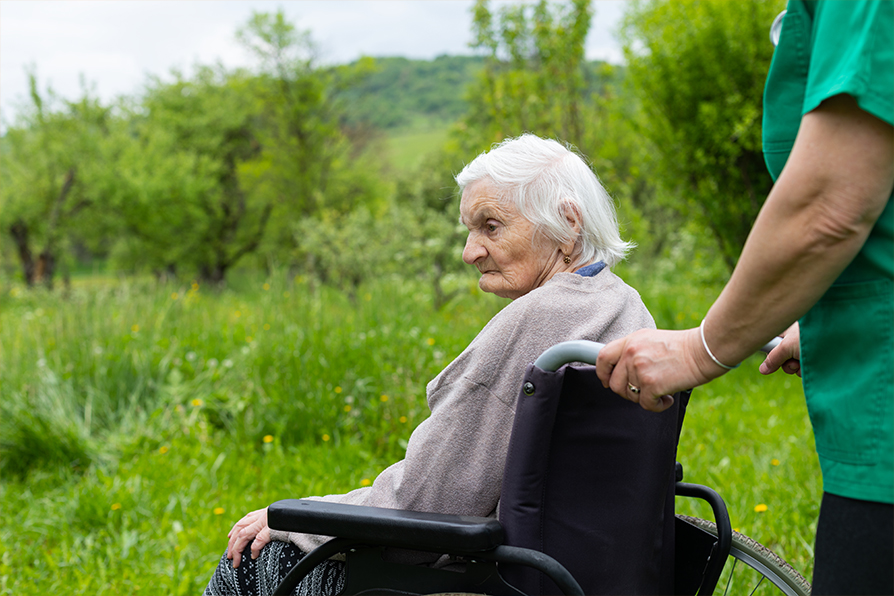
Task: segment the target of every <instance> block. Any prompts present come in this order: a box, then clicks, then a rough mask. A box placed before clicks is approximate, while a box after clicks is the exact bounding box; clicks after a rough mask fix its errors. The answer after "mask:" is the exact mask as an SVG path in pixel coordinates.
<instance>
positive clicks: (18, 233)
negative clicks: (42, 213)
mask: <svg viewBox="0 0 894 596" xmlns="http://www.w3.org/2000/svg"><path fill="white" fill-rule="evenodd" d="M9 233H10V234H12V239H13V241H14V242H15V244H16V249H17V250H18V253H19V260H20V261H21V262H22V273H23V274H24V277H25V283H26V284H27V285H28V287H31V286H33V285H34V258H33V257H32V256H31V247H30V246H28V226H27V225H25V222H23V221H22V220H20V219H19V220H16V221H15V223H13V224H12V225H11V226H10V227H9Z"/></svg>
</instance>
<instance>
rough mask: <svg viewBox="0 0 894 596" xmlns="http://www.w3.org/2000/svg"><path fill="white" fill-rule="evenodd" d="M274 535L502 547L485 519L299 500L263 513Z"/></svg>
mask: <svg viewBox="0 0 894 596" xmlns="http://www.w3.org/2000/svg"><path fill="white" fill-rule="evenodd" d="M267 523H268V525H269V526H270V527H271V528H273V529H276V530H283V531H287V532H301V533H304V534H319V535H322V536H335V537H339V538H349V539H352V540H360V541H363V542H365V543H367V544H371V545H375V544H379V545H382V546H392V547H398V548H409V549H414V550H426V551H431V552H437V553H449V552H459V553H462V552H480V551H486V550H491V549H493V548H496V547H497V546H499V545H500V544H502V543H503V526H502V525H501V524H500V522H499V521H498V520H496V519H493V518H490V517H471V516H465V515H445V514H441V513H423V512H419V511H403V510H400V509H383V508H380V507H363V506H359V505H345V504H343V503H324V502H321V501H309V500H304V499H285V500H283V501H277V502H276V503H273V504H272V505H270V506H269V507H268V508H267Z"/></svg>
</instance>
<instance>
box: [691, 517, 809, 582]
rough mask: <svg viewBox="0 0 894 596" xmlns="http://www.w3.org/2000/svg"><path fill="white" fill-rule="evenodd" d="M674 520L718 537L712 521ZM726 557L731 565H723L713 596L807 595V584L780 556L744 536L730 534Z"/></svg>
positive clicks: (694, 518) (692, 518) (735, 533)
mask: <svg viewBox="0 0 894 596" xmlns="http://www.w3.org/2000/svg"><path fill="white" fill-rule="evenodd" d="M677 517H679V518H680V519H682V520H684V521H687V522H689V523H690V524H692V525H694V526H696V527H698V528H700V529H702V530H704V531H705V532H708V533H709V534H712V535H713V536H717V526H716V525H714V522H709V521H707V520H704V519H701V518H698V517H690V516H688V515H678V516H677ZM729 555H730V559H731V562H729V561H728V562H727V564H726V565H725V566H724V569H723V575H721V578H720V581H719V582H717V590H716V591H715V592H716V593H722V594H779V593H780V592H781V593H782V594H787V595H788V596H809V594H810V582H808V581H807V580H806V579H804V577H803V576H802V575H801V574H800V573H798V572H797V571H796V570H795V569H794V568H793V567H792V566H791V565H789V564H788V563H786V562H785V561H784V560H783V559H782V557H780V556H779V555H777V554H776V553H774V552H773V551H771V550H770V549H769V548H767V547H766V546H764V545H762V544H761V543H759V542H757V541H756V540H753V539H751V538H749V537H748V536H745V535H744V534H740V533H739V532H733V543H732V548H730V553H729ZM767 580H769V581H767ZM774 586H775V588H774ZM721 588H722V589H723V591H722V592H721Z"/></svg>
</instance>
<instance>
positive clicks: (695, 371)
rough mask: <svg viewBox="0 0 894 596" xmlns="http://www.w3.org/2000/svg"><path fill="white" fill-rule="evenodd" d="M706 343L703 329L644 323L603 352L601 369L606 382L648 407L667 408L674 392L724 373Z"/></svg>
mask: <svg viewBox="0 0 894 596" xmlns="http://www.w3.org/2000/svg"><path fill="white" fill-rule="evenodd" d="M724 372H726V371H725V370H723V369H722V368H721V367H719V366H717V365H716V364H714V363H713V362H712V361H711V359H710V357H709V356H708V355H707V353H706V352H705V350H704V347H702V342H701V336H700V334H699V330H698V329H697V328H696V329H687V330H685V331H665V330H655V329H641V330H640V331H637V332H635V333H631V334H630V335H628V336H627V337H623V338H621V339H618V340H615V341H613V342H611V343H610V344H608V345H606V346H605V347H604V348H602V350H600V352H599V358H598V359H597V360H596V374H597V375H599V379H600V380H601V381H602V384H603V386H605V387H610V388H611V390H612V391H614V392H615V393H617V394H618V395H620V396H621V397H624V398H626V399H628V400H630V401H632V402H636V403H638V404H639V405H640V406H642V407H643V408H645V409H646V410H651V411H653V412H662V411H664V410H666V409H667V408H669V407H670V406H671V405H673V403H674V398H673V397H671V394H673V393H676V392H677V391H683V390H686V389H692V388H693V387H696V386H698V385H701V384H703V383H707V382H708V381H710V380H712V379H716V378H717V377H719V376H720V375H722V374H723V373H724Z"/></svg>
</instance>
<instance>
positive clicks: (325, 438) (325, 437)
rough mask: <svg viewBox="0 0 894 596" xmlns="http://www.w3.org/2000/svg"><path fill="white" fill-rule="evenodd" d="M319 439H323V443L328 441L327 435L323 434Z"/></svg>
mask: <svg viewBox="0 0 894 596" xmlns="http://www.w3.org/2000/svg"><path fill="white" fill-rule="evenodd" d="M321 438H322V439H323V441H328V440H329V435H327V434H324V435H323V436H322V437H321Z"/></svg>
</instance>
